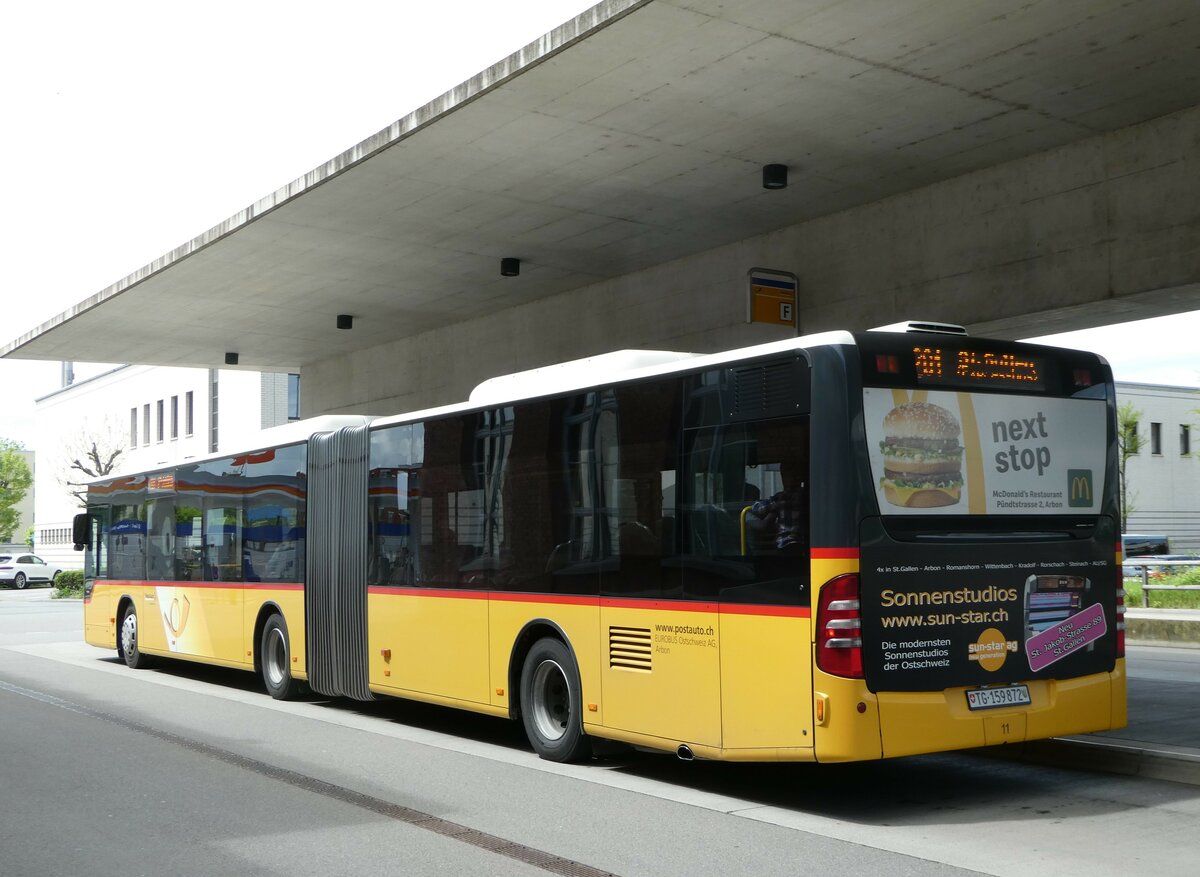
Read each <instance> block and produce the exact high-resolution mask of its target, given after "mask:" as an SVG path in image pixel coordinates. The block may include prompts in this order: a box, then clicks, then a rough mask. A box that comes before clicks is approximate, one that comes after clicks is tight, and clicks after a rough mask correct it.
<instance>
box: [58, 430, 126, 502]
mask: <svg viewBox="0 0 1200 877" xmlns="http://www.w3.org/2000/svg"><path fill="white" fill-rule="evenodd" d="M124 453H125V445H124V444H123V443H122V441H121V439H120V438H119V437H118V435H117V433H116V431H115V430H114V429H113V428H112V426H111V424H108V423H106V424H105V426H104V428H103V429H101V430H100V431H99V432H98V433H96V434H92V433H91V430H89V429H88V428H87V424H86V423H85V424H84V425H83V429H81V430H80V432H79V434H78V435H76V436H75V437H74V438H72V439H71V440H69V441H68V442H67V443H65V444H64V446H63V463H62V467H63V468H62V470H61V474H60V475H59V479H58V480H59V483H60V484H62V486H63V487H65V488H66V489H67V490H68V491H69V492H70V494H71V495H72V496H74V497H75V499H76V501H77V502H78V503H79V507H80V508H87V486H88V483H89V482H91V481H95V480H96V479H97V478H103V477H104V476H105V475H109V474H111V473H112V471H113V470H114V469H116V468H117V463H118V462H119V461H120V459H121V455H122V454H124Z"/></svg>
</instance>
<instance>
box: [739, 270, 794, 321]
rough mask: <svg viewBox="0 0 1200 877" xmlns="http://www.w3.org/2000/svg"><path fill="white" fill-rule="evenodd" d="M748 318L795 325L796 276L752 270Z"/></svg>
mask: <svg viewBox="0 0 1200 877" xmlns="http://www.w3.org/2000/svg"><path fill="white" fill-rule="evenodd" d="M746 320H747V322H750V323H773V324H774V325H776V326H795V325H796V278H795V277H794V276H793V275H790V274H782V273H778V274H777V273H774V272H761V273H760V272H758V271H756V270H752V271H751V272H750V301H749V306H748V308H747V314H746Z"/></svg>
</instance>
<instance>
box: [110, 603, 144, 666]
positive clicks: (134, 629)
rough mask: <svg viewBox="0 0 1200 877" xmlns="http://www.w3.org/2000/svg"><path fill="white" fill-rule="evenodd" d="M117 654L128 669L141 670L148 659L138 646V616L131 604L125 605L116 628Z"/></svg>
mask: <svg viewBox="0 0 1200 877" xmlns="http://www.w3.org/2000/svg"><path fill="white" fill-rule="evenodd" d="M117 654H118V655H119V656H120V657H121V660H123V661H124V662H125V666H126V667H128V668H129V669H130V670H141V669H142V668H143V667H145V666H146V665H147V664H148V663H150V659H149V658H147V657H146V656H145V655H143V654H142V650H141V649H140V648H138V618H137V610H136V609H134V608H133V606H126V607H125V611H124V612H123V613H121V624H120V626H119V627H118V628H117Z"/></svg>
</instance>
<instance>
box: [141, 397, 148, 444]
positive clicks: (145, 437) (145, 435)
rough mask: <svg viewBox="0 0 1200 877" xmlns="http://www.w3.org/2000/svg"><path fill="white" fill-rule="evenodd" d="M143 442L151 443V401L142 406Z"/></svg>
mask: <svg viewBox="0 0 1200 877" xmlns="http://www.w3.org/2000/svg"><path fill="white" fill-rule="evenodd" d="M142 444H143V445H148V444H150V403H149V402H147V403H146V404H145V405H143V406H142Z"/></svg>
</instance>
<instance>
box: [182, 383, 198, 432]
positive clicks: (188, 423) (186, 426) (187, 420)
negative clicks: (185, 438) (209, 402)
mask: <svg viewBox="0 0 1200 877" xmlns="http://www.w3.org/2000/svg"><path fill="white" fill-rule="evenodd" d="M193 411H194V408H193V406H192V391H191V390H188V391H187V395H186V396H185V397H184V404H183V434H184V435H191V434H192V433H193V432H195V430H194V429H193V428H192V426H193V423H194V420H193V418H192V413H193Z"/></svg>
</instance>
